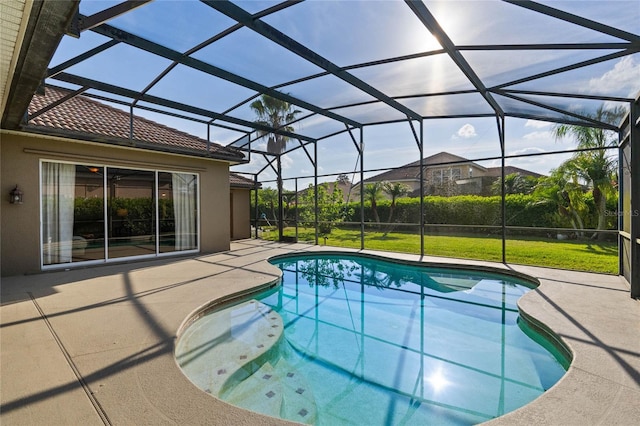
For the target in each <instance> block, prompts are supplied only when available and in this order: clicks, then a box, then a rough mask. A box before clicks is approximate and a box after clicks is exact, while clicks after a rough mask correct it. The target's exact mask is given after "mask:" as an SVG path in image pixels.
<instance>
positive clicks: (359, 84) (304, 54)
mask: <svg viewBox="0 0 640 426" xmlns="http://www.w3.org/2000/svg"><path fill="white" fill-rule="evenodd" d="M201 1H202V2H203V3H205V4H206V5H208V6H210V7H212V8H213V9H215V10H217V11H218V12H220V13H222V14H224V15H226V16H228V17H229V18H231V19H234V20H236V21H237V22H240V23H241V24H243V25H244V26H246V27H247V28H249V29H251V30H253V31H255V32H257V33H258V34H260V35H261V36H263V37H265V38H267V39H269V40H271V41H273V42H274V43H277V44H278V45H280V46H282V47H284V48H285V49H287V50H289V51H290V52H292V53H295V54H296V55H298V56H300V57H301V58H303V59H305V60H307V61H309V62H311V63H312V64H314V65H316V66H318V67H320V68H322V69H323V70H325V71H328V72H329V73H331V74H332V75H334V76H336V77H338V78H339V79H341V80H343V81H345V82H347V83H348V84H350V85H351V86H354V87H356V88H358V89H360V90H362V91H363V92H365V93H367V94H368V95H370V96H373V97H374V98H377V99H379V100H380V101H382V102H384V103H385V104H387V105H389V106H390V107H392V108H394V109H396V110H398V111H400V112H402V113H403V114H404V115H406V116H407V117H411V118H414V119H416V120H419V119H420V118H421V117H420V115H419V114H418V113H416V112H415V111H413V110H411V109H409V108H407V107H405V106H404V105H402V104H401V103H399V102H397V101H395V100H394V99H392V98H391V97H389V96H387V95H385V94H384V93H382V92H381V91H379V90H378V89H376V88H374V87H372V86H370V85H369V84H367V83H365V82H364V81H362V80H360V79H359V78H357V77H355V76H354V75H352V74H350V73H348V72H347V71H345V69H344V68H341V67H339V66H337V65H336V64H334V63H332V62H331V61H329V60H328V59H326V58H324V57H322V56H320V55H318V54H317V53H316V52H314V51H312V50H311V49H308V48H307V47H305V46H303V45H302V44H300V43H298V42H297V41H295V40H294V39H292V38H290V37H288V36H287V35H286V34H284V33H282V32H281V31H278V30H277V29H276V28H274V27H272V26H271V25H269V24H267V23H265V22H264V21H261V20H260V19H257V18H256V17H254V16H253V15H251V14H250V13H249V12H247V11H246V10H244V9H242V8H240V7H238V6H236V5H235V4H233V3H231V2H229V1H219V0H201ZM347 124H351V125H352V126H354V127H358V124H357V123H347Z"/></svg>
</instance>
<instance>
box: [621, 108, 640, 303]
mask: <svg viewBox="0 0 640 426" xmlns="http://www.w3.org/2000/svg"><path fill="white" fill-rule="evenodd" d="M629 132H630V134H629V145H630V150H631V159H630V165H629V168H630V182H631V185H630V188H629V196H630V197H631V203H630V204H631V210H630V211H628V212H624V214H629V215H631V262H630V268H631V271H630V272H631V273H630V275H631V282H630V284H631V297H633V298H634V299H638V298H640V97H638V98H636V100H635V101H634V102H632V103H631V109H630V112H629Z"/></svg>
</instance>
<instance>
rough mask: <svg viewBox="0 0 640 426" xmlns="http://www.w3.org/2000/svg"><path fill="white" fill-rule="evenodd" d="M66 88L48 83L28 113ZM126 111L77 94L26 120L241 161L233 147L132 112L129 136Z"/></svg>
mask: <svg viewBox="0 0 640 426" xmlns="http://www.w3.org/2000/svg"><path fill="white" fill-rule="evenodd" d="M69 93H72V92H71V91H69V90H66V89H61V88H58V87H53V86H47V87H46V89H45V94H44V95H39V94H36V95H34V96H33V99H32V100H31V103H30V104H29V110H28V112H29V116H31V115H33V114H35V113H36V112H37V111H39V110H41V109H42V108H44V107H46V106H47V105H50V104H52V103H53V102H56V101H57V100H59V99H62V98H63V97H65V96H66V95H68V94H69ZM129 125H130V116H129V113H127V112H125V111H122V110H120V109H118V108H114V107H112V106H109V105H107V104H104V103H101V102H98V101H96V100H93V99H90V98H88V97H86V96H82V95H78V96H75V97H72V98H71V99H68V100H66V101H64V102H62V103H61V104H59V105H57V106H55V107H53V108H52V109H50V110H48V111H46V112H44V113H42V114H40V115H37V116H36V117H34V118H32V119H30V120H29V122H28V123H27V125H26V126H25V127H24V130H26V131H34V132H38V133H44V134H51V135H58V136H67V137H74V138H79V139H84V140H91V141H97V142H104V143H111V144H118V145H127V146H136V147H140V148H146V149H151V150H160V151H167V152H173V153H181V154H187V155H194V156H198V157H203V156H204V157H209V158H216V159H223V160H228V161H231V162H234V163H237V162H243V159H244V155H243V154H242V153H240V152H239V151H236V150H235V149H233V148H228V147H224V146H222V145H219V144H216V143H213V142H211V143H209V142H208V141H206V140H204V139H201V138H198V137H196V136H193V135H190V134H188V133H185V132H182V131H179V130H176V129H173V128H171V127H168V126H165V125H162V124H159V123H156V122H154V121H151V120H148V119H146V118H142V117H138V116H134V118H133V138H132V139H129Z"/></svg>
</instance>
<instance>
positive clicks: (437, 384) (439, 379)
mask: <svg viewBox="0 0 640 426" xmlns="http://www.w3.org/2000/svg"><path fill="white" fill-rule="evenodd" d="M426 381H427V382H428V383H430V384H431V387H432V389H433V391H434V392H436V393H438V392H440V391H441V390H443V389H444V388H446V387H447V386H448V385H449V384H450V382H449V381H448V380H447V379H446V377H445V376H444V374H443V373H442V369H441V368H438V369H437V370H436V371H434V372H433V373H432V374H431V376H429V377H427V380H426Z"/></svg>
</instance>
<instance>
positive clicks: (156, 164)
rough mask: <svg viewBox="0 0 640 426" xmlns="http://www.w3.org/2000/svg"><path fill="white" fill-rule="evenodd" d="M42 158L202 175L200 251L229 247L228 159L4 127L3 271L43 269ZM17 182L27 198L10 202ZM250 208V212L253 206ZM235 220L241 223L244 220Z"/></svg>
mask: <svg viewBox="0 0 640 426" xmlns="http://www.w3.org/2000/svg"><path fill="white" fill-rule="evenodd" d="M40 160H59V161H70V162H80V163H90V164H103V165H107V166H119V167H125V168H127V167H128V168H132V167H133V168H136V167H137V168H145V169H147V168H148V169H165V170H172V171H178V172H191V173H197V174H199V176H200V185H199V196H200V214H199V220H200V252H202V253H210V252H217V251H223V250H228V249H229V241H230V227H229V214H230V197H229V193H230V187H229V163H228V162H225V161H220V160H214V159H207V158H197V157H193V156H185V155H180V154H171V153H163V152H154V151H150V150H142V149H137V148H131V147H122V146H115V145H107V144H101V143H95V142H86V141H80V140H74V139H69V138H62V137H53V136H44V135H34V134H28V133H21V132H11V131H4V130H3V131H2V134H1V135H0V163H1V169H0V170H1V171H0V187H1V191H2V197H1V201H0V224H1V229H2V234H1V236H0V239H1V244H0V246H1V249H0V254H1V259H0V261H1V263H0V265H1V269H2V271H1V274H2V275H3V276H8V275H17V274H25V273H32V272H38V271H40V270H41V267H40V241H39V240H40V192H39V191H40V185H39V174H40V172H39V165H40ZM16 184H17V185H19V187H20V189H21V190H22V191H23V192H24V203H23V204H10V203H9V192H10V191H11V189H13V187H14V186H15V185H16ZM247 200H248V197H247ZM236 204H237V209H238V210H239V209H241V208H243V206H242V204H243V203H242V202H240V200H238V202H237V203H236ZM235 208H236V207H235V206H234V209H235ZM246 212H247V213H246V214H247V216H248V214H249V208H246ZM235 222H238V227H239V229H240V227H241V223H240V222H241V220H240V219H237V220H235ZM247 222H248V219H247ZM238 232H239V231H238Z"/></svg>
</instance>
